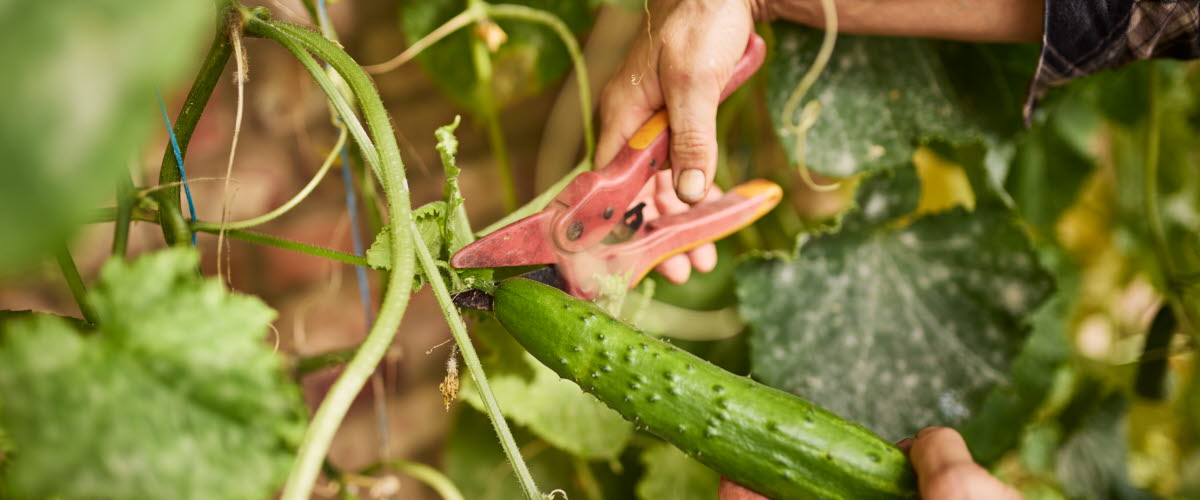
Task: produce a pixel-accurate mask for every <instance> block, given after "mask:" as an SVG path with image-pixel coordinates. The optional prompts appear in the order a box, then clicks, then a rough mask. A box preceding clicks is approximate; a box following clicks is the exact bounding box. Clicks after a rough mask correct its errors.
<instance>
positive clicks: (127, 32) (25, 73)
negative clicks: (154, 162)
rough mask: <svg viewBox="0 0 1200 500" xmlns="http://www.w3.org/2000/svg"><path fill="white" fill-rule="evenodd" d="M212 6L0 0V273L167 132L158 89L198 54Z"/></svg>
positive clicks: (79, 216)
mask: <svg viewBox="0 0 1200 500" xmlns="http://www.w3.org/2000/svg"><path fill="white" fill-rule="evenodd" d="M213 13H214V11H213V8H212V4H211V2H197V1H193V0H165V1H160V2H129V1H126V0H56V1H52V2H3V3H0V60H3V61H4V64H5V68H4V72H5V75H6V76H5V78H3V79H0V95H3V96H5V105H4V113H3V114H0V157H3V158H4V166H3V167H0V234H3V235H4V244H3V245H0V272H3V271H10V270H12V269H14V268H16V267H18V266H22V265H25V264H28V263H29V262H31V261H32V260H33V259H35V258H37V257H38V256H39V255H40V254H42V253H44V252H46V251H47V250H49V249H50V248H52V247H53V246H54V245H57V244H60V243H61V240H62V239H63V238H65V237H67V236H68V235H69V233H70V232H71V231H72V228H73V227H74V226H75V225H77V224H79V223H81V222H82V221H83V218H84V216H85V214H86V211H87V210H89V209H91V208H94V207H95V206H96V205H97V204H99V203H101V202H102V201H103V200H104V199H105V198H106V196H109V195H111V193H113V192H114V190H115V186H116V180H117V179H118V174H119V175H126V174H125V173H124V172H123V171H124V170H126V169H128V168H129V167H130V165H133V164H136V163H137V158H138V155H139V152H140V151H141V148H142V147H143V146H144V145H145V140H146V139H147V138H148V136H149V132H150V131H151V130H162V128H163V122H162V118H161V116H160V115H159V114H158V104H157V102H156V97H155V87H156V86H161V87H162V88H164V89H170V88H172V87H173V86H174V85H175V84H177V83H178V82H179V77H180V76H182V74H183V72H184V71H185V70H187V69H188V68H189V67H190V66H191V65H192V63H193V61H194V60H195V59H196V58H197V57H198V56H199V55H200V52H199V51H198V49H200V47H201V46H202V42H203V41H204V38H205V34H206V33H207V32H208V31H209V30H210V29H211V26H212V19H213V15H214V14H213Z"/></svg>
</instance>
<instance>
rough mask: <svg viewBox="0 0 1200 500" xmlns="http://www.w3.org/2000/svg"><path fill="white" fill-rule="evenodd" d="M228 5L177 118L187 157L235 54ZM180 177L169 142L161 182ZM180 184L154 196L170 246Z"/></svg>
mask: <svg viewBox="0 0 1200 500" xmlns="http://www.w3.org/2000/svg"><path fill="white" fill-rule="evenodd" d="M226 12H228V10H227V9H225V8H218V14H217V23H218V26H217V30H216V34H215V35H213V41H212V45H211V46H210V47H209V49H208V54H207V55H206V56H204V62H203V63H202V64H201V65H200V71H199V72H198V73H197V75H196V80H195V81H194V82H192V88H191V90H189V91H188V95H187V98H186V99H184V101H183V108H182V109H180V110H179V115H178V116H176V117H175V124H174V126H173V129H174V131H175V138H176V139H177V140H178V143H179V153H180V155H181V156H183V157H187V148H188V143H189V142H190V141H191V139H192V132H195V130H196V124H197V123H198V122H199V121H200V115H201V114H202V113H204V107H205V106H206V105H207V104H208V99H209V98H210V97H212V93H213V89H215V88H216V86H217V82H218V81H220V79H221V73H222V72H224V71H225V65H226V64H227V63H228V62H229V56H230V55H231V54H232V53H233V45H232V44H231V43H230V42H229V30H227V29H224V26H223V25H224V23H225V22H226V19H227V18H228V16H227V15H226ZM179 180H180V175H179V165H177V164H176V163H175V154H174V152H173V151H172V149H171V145H170V144H167V147H166V150H165V151H163V159H162V166H161V167H159V169H158V183H159V184H176V183H178V182H179ZM179 191H180V188H179V186H178V185H173V186H171V187H168V188H165V189H163V191H162V195H161V196H156V197H155V198H156V199H157V200H158V203H159V211H158V213H159V216H160V217H162V218H163V219H162V220H160V224H159V225H160V226H162V230H163V238H164V239H166V240H167V244H168V245H173V244H175V243H177V242H176V241H175V238H177V237H178V236H179V234H178V233H174V232H172V231H171V229H172V228H174V227H175V226H174V225H173V224H171V223H168V220H167V219H168V218H173V217H172V216H171V215H170V214H171V212H180V216H179V218H180V219H181V220H182V218H183V215H182V212H181V210H182V207H181V206H180V203H179Z"/></svg>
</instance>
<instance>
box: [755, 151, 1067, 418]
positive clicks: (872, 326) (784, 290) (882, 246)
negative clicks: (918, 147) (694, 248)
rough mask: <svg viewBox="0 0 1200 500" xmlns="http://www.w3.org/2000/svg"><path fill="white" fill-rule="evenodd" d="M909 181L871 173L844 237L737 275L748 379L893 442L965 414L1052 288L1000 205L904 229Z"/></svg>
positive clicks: (903, 175) (826, 238) (908, 172)
mask: <svg viewBox="0 0 1200 500" xmlns="http://www.w3.org/2000/svg"><path fill="white" fill-rule="evenodd" d="M915 178H916V175H915V173H914V172H913V170H912V169H911V168H903V169H899V170H897V171H896V172H895V176H894V177H892V178H888V177H887V176H886V175H880V176H876V177H874V178H872V179H868V180H867V181H866V182H864V183H863V186H862V187H861V188H860V190H859V194H858V196H857V201H856V203H857V205H858V207H860V208H859V209H858V210H856V211H855V212H853V213H851V214H848V215H846V217H845V218H844V221H843V225H842V229H841V231H840V232H837V233H834V234H828V235H822V236H818V237H816V238H813V239H811V240H809V241H806V242H803V243H802V244H801V245H800V247H799V248H798V251H797V252H798V253H797V255H796V256H795V258H794V259H790V260H789V259H780V258H772V259H756V260H749V261H747V262H746V263H744V265H743V266H741V267H740V268H739V269H738V273H737V274H738V297H739V299H740V302H741V305H740V310H741V313H742V316H743V317H744V318H745V319H746V320H747V322H749V323H750V325H751V335H752V336H751V338H750V359H751V366H752V368H753V374H754V376H755V377H758V378H760V379H761V380H763V381H764V382H766V383H767V384H769V385H772V386H775V387H777V388H780V389H784V390H787V391H790V392H793V393H795V394H798V395H801V396H804V397H806V398H809V399H810V400H812V401H814V402H816V403H817V404H820V405H821V406H824V407H826V408H829V409H831V410H833V411H834V412H837V413H839V414H841V415H842V416H844V417H847V418H849V419H851V420H854V421H856V422H859V423H862V424H863V425H865V426H866V427H868V428H870V429H872V430H874V431H875V432H877V433H879V434H881V435H882V436H884V437H887V438H893V439H899V438H900V437H903V436H907V435H911V434H913V433H914V432H915V431H917V430H919V429H921V428H922V427H925V426H929V425H958V424H961V423H963V422H965V421H966V420H967V419H968V418H970V417H971V415H973V414H974V412H975V411H976V410H977V409H978V408H979V405H980V404H981V403H982V400H983V397H984V396H985V395H986V394H987V392H988V391H989V390H990V389H991V388H992V387H993V386H995V385H996V384H998V383H1003V382H1006V381H1007V378H1008V375H1007V374H1008V366H1009V363H1010V361H1011V360H1012V358H1013V356H1014V355H1015V354H1016V351H1017V350H1018V349H1019V347H1020V345H1021V342H1022V341H1023V339H1024V337H1025V336H1024V330H1025V328H1024V327H1023V326H1022V318H1023V317H1024V316H1025V315H1026V314H1027V313H1028V312H1030V311H1031V310H1032V309H1033V308H1034V307H1036V306H1037V305H1038V304H1039V303H1040V302H1041V301H1042V300H1043V299H1044V298H1045V297H1046V296H1047V294H1048V293H1049V292H1050V289H1051V288H1052V283H1051V279H1050V277H1049V275H1048V274H1047V273H1046V272H1045V271H1044V270H1042V268H1041V267H1040V266H1039V265H1038V264H1037V260H1036V256H1035V255H1034V254H1033V252H1032V250H1031V248H1030V245H1029V242H1028V241H1027V239H1026V236H1025V234H1024V233H1023V232H1022V230H1021V229H1020V227H1019V226H1018V225H1017V224H1016V222H1015V221H1014V220H1013V218H1012V216H1011V215H1010V214H1009V213H1008V211H1007V210H1006V209H1004V208H1001V207H1000V205H999V204H997V203H981V204H980V205H979V206H977V208H976V210H975V212H966V211H964V210H963V209H961V208H956V209H952V210H949V211H946V212H942V213H938V214H934V215H928V216H925V217H922V218H920V219H917V220H916V221H915V222H912V223H911V224H910V225H904V223H905V218H904V217H903V216H904V215H905V214H906V213H907V212H910V211H911V210H912V208H914V207H915V206H916V198H917V197H916V195H915V194H913V191H914V189H913V187H914V185H915V183H916V181H915Z"/></svg>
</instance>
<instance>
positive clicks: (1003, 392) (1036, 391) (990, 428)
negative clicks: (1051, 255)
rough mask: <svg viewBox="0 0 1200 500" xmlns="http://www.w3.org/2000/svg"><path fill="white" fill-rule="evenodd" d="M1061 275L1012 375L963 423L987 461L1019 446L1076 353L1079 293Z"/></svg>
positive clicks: (976, 454) (975, 448)
mask: <svg viewBox="0 0 1200 500" xmlns="http://www.w3.org/2000/svg"><path fill="white" fill-rule="evenodd" d="M1045 260H1046V259H1043V261H1045ZM1057 276H1058V277H1059V279H1058V280H1057V283H1058V284H1059V288H1060V291H1059V293H1058V294H1056V295H1054V296H1053V297H1052V298H1051V299H1050V300H1048V301H1046V303H1045V304H1043V305H1042V307H1040V308H1038V309H1037V311H1036V312H1034V313H1033V314H1032V315H1031V316H1030V318H1029V322H1030V324H1031V325H1032V333H1031V334H1030V335H1029V338H1028V339H1027V340H1026V341H1025V345H1024V346H1023V347H1022V348H1021V352H1020V353H1019V354H1017V357H1016V359H1014V360H1013V363H1012V368H1011V370H1010V371H1011V373H1012V375H1011V379H1010V380H1009V381H1006V382H1004V383H1001V384H998V385H997V386H996V387H994V388H993V389H992V390H991V392H990V393H989V394H988V395H987V398H986V399H984V402H983V405H982V406H981V407H980V408H979V411H978V412H976V414H975V416H974V417H972V418H971V419H970V420H968V421H967V422H966V423H965V424H963V426H962V428H961V429H960V430H961V431H962V434H963V438H965V439H966V441H967V445H968V447H969V448H970V449H971V454H972V455H973V456H974V457H975V460H976V461H978V462H980V463H982V464H985V465H987V464H991V463H994V462H995V461H996V460H999V459H1000V457H1001V456H1002V455H1003V454H1004V453H1006V452H1007V451H1009V450H1011V449H1013V448H1015V447H1016V446H1017V444H1018V443H1019V441H1020V439H1021V435H1022V433H1023V432H1024V430H1025V427H1026V425H1025V424H1026V423H1028V422H1030V421H1031V420H1033V418H1034V416H1035V415H1036V414H1037V411H1038V409H1039V408H1041V406H1042V404H1043V403H1044V402H1045V401H1046V398H1047V397H1048V396H1049V394H1050V391H1051V389H1052V388H1053V385H1054V378H1055V373H1056V372H1057V371H1058V370H1059V368H1060V367H1062V366H1063V364H1064V363H1065V362H1066V361H1067V360H1068V359H1069V356H1070V354H1071V351H1070V345H1068V343H1067V342H1068V340H1067V333H1068V324H1067V321H1068V318H1069V317H1070V312H1071V304H1073V301H1072V299H1069V298H1068V297H1073V295H1074V294H1073V293H1064V292H1063V291H1062V290H1063V289H1066V288H1068V286H1066V285H1064V280H1063V279H1062V276H1063V273H1061V272H1060V273H1057ZM1073 287H1074V286H1073V285H1072V286H1071V287H1070V288H1073Z"/></svg>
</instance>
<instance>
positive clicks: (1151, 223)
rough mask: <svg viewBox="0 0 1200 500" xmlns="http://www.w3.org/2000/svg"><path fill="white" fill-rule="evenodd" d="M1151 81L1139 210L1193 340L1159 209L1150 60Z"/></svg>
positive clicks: (1155, 72) (1154, 68) (1156, 109)
mask: <svg viewBox="0 0 1200 500" xmlns="http://www.w3.org/2000/svg"><path fill="white" fill-rule="evenodd" d="M1149 65H1150V68H1149V69H1150V84H1149V96H1148V98H1149V103H1150V109H1149V115H1148V116H1147V120H1148V121H1147V123H1146V147H1145V154H1146V156H1145V160H1144V163H1145V165H1143V166H1142V173H1143V176H1144V177H1143V180H1142V209H1143V210H1144V211H1145V215H1146V226H1147V228H1148V229H1149V231H1150V239H1151V240H1152V241H1153V242H1154V250H1155V255H1156V257H1157V258H1158V263H1159V266H1160V269H1159V271H1160V273H1161V278H1162V281H1163V288H1164V290H1165V295H1166V297H1167V301H1168V302H1170V304H1171V306H1172V308H1173V309H1174V310H1175V311H1176V312H1177V313H1178V315H1179V319H1180V324H1181V325H1182V327H1183V330H1185V331H1187V332H1188V333H1190V334H1191V335H1192V338H1193V339H1197V340H1200V330H1197V328H1200V325H1198V324H1197V318H1196V311H1195V310H1194V309H1193V308H1192V307H1190V306H1191V304H1190V303H1189V301H1188V300H1187V297H1185V296H1184V295H1185V294H1184V293H1183V292H1182V291H1181V290H1180V289H1179V287H1177V286H1174V283H1176V282H1177V273H1178V269H1177V268H1176V267H1175V262H1174V258H1173V256H1172V255H1171V247H1170V245H1169V244H1168V243H1167V236H1166V230H1165V229H1164V228H1163V222H1162V215H1161V214H1160V212H1159V209H1158V164H1159V151H1160V142H1161V139H1162V137H1161V132H1160V125H1161V123H1160V122H1161V115H1162V110H1161V108H1160V103H1159V102H1158V92H1159V85H1158V81H1159V68H1158V63H1157V62H1155V61H1150V62H1149Z"/></svg>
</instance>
